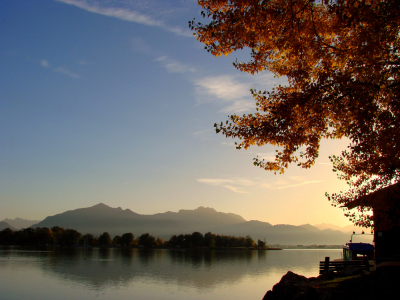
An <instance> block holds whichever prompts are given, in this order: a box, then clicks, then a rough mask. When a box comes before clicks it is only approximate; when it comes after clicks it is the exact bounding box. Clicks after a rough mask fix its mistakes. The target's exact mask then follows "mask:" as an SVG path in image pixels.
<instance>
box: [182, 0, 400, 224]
mask: <svg viewBox="0 0 400 300" xmlns="http://www.w3.org/2000/svg"><path fill="white" fill-rule="evenodd" d="M198 3H199V5H200V6H202V7H203V8H204V10H203V12H202V16H203V17H204V19H205V20H206V23H205V24H203V23H201V22H197V21H195V20H193V21H191V22H190V24H189V26H190V27H191V28H192V29H193V30H194V31H195V35H196V36H197V39H198V40H199V41H200V42H202V43H204V44H205V48H206V49H207V51H209V52H211V53H212V54H213V55H215V56H220V55H229V54H231V53H232V52H233V51H236V50H241V49H246V48H247V49H250V51H251V52H250V59H249V61H247V62H241V61H235V62H234V66H235V67H236V68H237V69H238V70H240V71H243V72H249V73H251V74H254V73H257V72H261V71H264V70H267V71H271V72H273V73H274V74H275V75H276V76H285V77H286V78H287V81H288V84H287V85H286V86H276V87H275V88H274V89H273V90H270V91H258V90H251V92H252V94H253V97H254V99H255V103H256V107H255V111H254V113H252V114H245V115H243V116H238V115H236V114H233V115H231V116H229V120H228V121H226V123H221V124H216V125H215V127H216V131H217V132H221V133H222V134H224V135H225V136H226V137H233V138H239V139H240V142H239V143H238V144H237V148H239V149H240V148H245V149H247V148H249V147H250V146H253V145H257V146H263V145H265V144H271V145H275V146H277V147H278V149H279V150H278V152H277V155H276V158H275V161H265V160H260V159H258V158H255V159H254V164H255V165H257V166H259V167H261V168H264V169H265V170H271V171H275V172H280V173H283V172H284V170H285V168H287V167H288V166H289V164H291V163H295V164H297V165H298V166H300V167H303V168H309V167H311V166H312V165H313V164H314V162H315V159H316V158H317V157H318V153H319V147H320V141H321V139H323V138H332V139H336V138H342V137H347V138H348V139H349V140H350V145H349V146H348V148H347V149H346V150H345V151H343V152H342V153H341V155H339V156H332V157H331V161H332V163H333V170H334V171H335V172H338V174H339V178H341V179H344V180H346V181H347V183H348V184H349V190H348V191H344V192H340V193H337V194H332V195H327V196H328V198H329V200H331V201H332V205H334V206H343V205H345V204H347V203H349V202H350V201H352V200H355V199H357V198H359V197H360V196H363V195H365V194H368V193H369V192H371V191H374V190H377V189H380V188H383V187H385V186H388V185H391V184H393V183H395V182H398V181H399V175H400V131H399V128H400V126H399V125H400V111H399V107H400V103H399V95H400V80H399V79H400V78H399V67H400V39H399V32H400V31H399V29H400V28H399V25H400V18H399V15H400V1H399V0H386V1H385V0H336V1H334V0H322V1H313V0H263V1H255V0H198ZM368 210H369V208H368V207H363V206H361V207H360V208H359V212H358V213H351V212H347V213H346V215H347V216H348V217H350V219H351V220H352V221H353V222H354V223H355V224H357V225H361V226H369V225H371V220H370V218H369V216H368V214H366V213H365V212H366V211H368Z"/></svg>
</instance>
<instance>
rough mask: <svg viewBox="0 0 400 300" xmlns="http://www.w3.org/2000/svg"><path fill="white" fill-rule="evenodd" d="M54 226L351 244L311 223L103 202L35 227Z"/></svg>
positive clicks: (86, 230)
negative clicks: (141, 210)
mask: <svg viewBox="0 0 400 300" xmlns="http://www.w3.org/2000/svg"><path fill="white" fill-rule="evenodd" d="M53 226H60V227H63V228H71V229H76V230H77V231H79V232H80V233H82V234H86V233H92V234H93V235H95V236H98V235H100V234H102V233H103V232H108V233H109V234H110V235H111V236H112V237H113V236H115V235H122V234H123V233H126V232H132V233H133V234H134V235H135V236H136V237H138V236H140V235H141V234H143V233H150V234H151V235H153V236H155V237H158V236H159V237H160V238H163V239H166V240H168V239H169V238H170V237H171V236H172V235H174V234H175V235H179V234H189V233H193V232H195V231H198V232H201V233H203V234H204V233H206V232H212V233H215V234H220V235H232V236H247V235H250V236H251V237H252V238H253V239H254V240H255V241H257V239H261V240H264V239H265V240H266V241H267V243H268V244H281V245H299V244H301V245H314V244H317V245H323V244H325V245H341V244H345V243H346V242H348V241H349V238H350V234H351V232H348V233H344V232H342V231H339V230H332V229H323V230H321V229H319V228H317V227H315V226H312V225H309V224H305V225H301V226H294V225H284V224H279V225H271V224H270V223H268V222H261V221H254V220H253V221H246V220H245V219H244V218H243V217H241V216H239V215H237V214H232V213H223V212H217V211H216V210H215V209H213V208H206V207H199V208H197V209H194V210H180V211H178V212H170V211H168V212H165V213H158V214H154V215H141V214H138V213H135V212H133V211H131V210H129V209H125V210H123V209H122V208H120V207H118V208H112V207H109V206H107V205H105V204H102V203H100V204H97V205H95V206H92V207H88V208H80V209H75V210H70V211H66V212H63V213H60V214H57V215H54V216H49V217H47V218H45V219H44V220H43V221H41V222H38V223H37V224H34V225H33V226H32V227H33V228H36V227H48V228H51V227H53Z"/></svg>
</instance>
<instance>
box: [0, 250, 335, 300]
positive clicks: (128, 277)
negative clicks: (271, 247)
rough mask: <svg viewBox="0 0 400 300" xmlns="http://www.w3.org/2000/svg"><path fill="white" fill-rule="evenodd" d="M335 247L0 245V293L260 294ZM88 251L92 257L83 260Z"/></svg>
mask: <svg viewBox="0 0 400 300" xmlns="http://www.w3.org/2000/svg"><path fill="white" fill-rule="evenodd" d="M340 255H341V251H340V250H339V249H336V250H282V251H257V250H225V251H223V250H165V249H164V250H144V249H101V248H93V249H82V248H78V249H58V248H54V249H52V248H49V249H45V250H36V249H35V250H32V249H30V250H29V249H28V250H27V249H21V248H0V299H2V300H14V299H21V300H22V299H32V300H34V299H41V300H42V299H44V300H46V299H69V300H70V299H80V300H81V299H115V300H118V299H158V300H160V299H166V300H167V299H174V300H176V299H188V300H189V299H190V300H193V299H199V300H202V299H207V300H213V299H215V300H217V299H218V300H222V299H229V300H235V299H246V300H247V299H259V300H261V299H262V297H263V296H264V294H265V293H266V291H267V290H269V289H271V288H272V286H273V285H274V284H276V283H277V282H278V281H279V280H280V278H281V277H282V276H283V275H284V274H286V272H287V271H289V270H290V271H293V272H295V273H298V274H301V275H304V276H307V277H312V276H318V267H319V261H320V260H324V258H325V256H329V257H331V258H332V259H333V258H339V257H340ZM85 258H86V259H85Z"/></svg>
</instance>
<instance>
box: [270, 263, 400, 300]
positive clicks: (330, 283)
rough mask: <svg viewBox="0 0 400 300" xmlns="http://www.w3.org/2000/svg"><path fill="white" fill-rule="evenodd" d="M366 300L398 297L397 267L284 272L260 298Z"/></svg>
mask: <svg viewBox="0 0 400 300" xmlns="http://www.w3.org/2000/svg"><path fill="white" fill-rule="evenodd" d="M346 299H351V300H366V299H385V300H388V299H389V300H391V299H396V300H398V299H400V268H399V267H381V268H378V269H377V270H376V271H373V272H365V271H362V270H361V269H359V268H354V267H352V268H347V269H344V270H343V271H341V272H337V273H334V272H326V273H324V274H323V275H320V276H318V277H312V278H306V277H304V276H301V275H298V274H295V273H293V272H291V271H289V272H287V273H286V274H285V275H284V276H283V277H282V279H281V281H280V282H279V283H277V284H276V285H274V287H273V288H272V290H270V291H268V292H267V293H266V294H265V296H264V298H263V300H346Z"/></svg>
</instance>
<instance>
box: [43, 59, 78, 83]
mask: <svg viewBox="0 0 400 300" xmlns="http://www.w3.org/2000/svg"><path fill="white" fill-rule="evenodd" d="M40 65H41V66H42V67H43V68H46V69H50V70H52V71H53V72H55V73H59V74H62V75H65V76H67V77H70V78H74V79H79V78H81V76H80V75H79V74H77V73H75V72H72V71H70V70H68V69H67V68H65V67H53V66H51V65H50V63H49V62H48V61H47V60H45V59H42V60H41V61H40Z"/></svg>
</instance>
